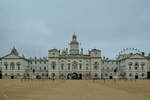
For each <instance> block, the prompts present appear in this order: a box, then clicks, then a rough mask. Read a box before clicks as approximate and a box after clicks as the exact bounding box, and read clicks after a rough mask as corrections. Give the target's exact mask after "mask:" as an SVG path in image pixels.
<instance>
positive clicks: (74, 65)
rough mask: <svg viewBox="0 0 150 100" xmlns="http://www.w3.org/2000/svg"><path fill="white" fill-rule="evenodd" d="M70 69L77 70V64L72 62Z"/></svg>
mask: <svg viewBox="0 0 150 100" xmlns="http://www.w3.org/2000/svg"><path fill="white" fill-rule="evenodd" d="M72 69H73V70H77V69H78V64H77V62H75V61H74V62H73V64H72Z"/></svg>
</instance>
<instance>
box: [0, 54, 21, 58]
mask: <svg viewBox="0 0 150 100" xmlns="http://www.w3.org/2000/svg"><path fill="white" fill-rule="evenodd" d="M19 58H21V57H19V56H17V55H14V54H8V55H6V56H4V57H2V59H19Z"/></svg>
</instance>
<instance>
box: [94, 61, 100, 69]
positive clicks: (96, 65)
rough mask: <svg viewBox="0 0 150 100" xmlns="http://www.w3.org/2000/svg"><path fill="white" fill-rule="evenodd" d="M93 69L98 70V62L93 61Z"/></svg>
mask: <svg viewBox="0 0 150 100" xmlns="http://www.w3.org/2000/svg"><path fill="white" fill-rule="evenodd" d="M94 69H95V70H98V69H99V64H98V62H95V63H94Z"/></svg>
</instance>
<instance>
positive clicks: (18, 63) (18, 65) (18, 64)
mask: <svg viewBox="0 0 150 100" xmlns="http://www.w3.org/2000/svg"><path fill="white" fill-rule="evenodd" d="M16 65H17V68H18V70H20V65H21V64H20V62H17V63H16Z"/></svg>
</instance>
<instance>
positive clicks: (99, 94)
mask: <svg viewBox="0 0 150 100" xmlns="http://www.w3.org/2000/svg"><path fill="white" fill-rule="evenodd" d="M0 100H150V80H136V82H135V81H129V80H127V81H124V80H121V81H119V80H117V81H114V80H106V81H104V80H95V81H93V80H55V81H52V80H32V81H31V80H30V81H27V80H26V81H21V80H0Z"/></svg>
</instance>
